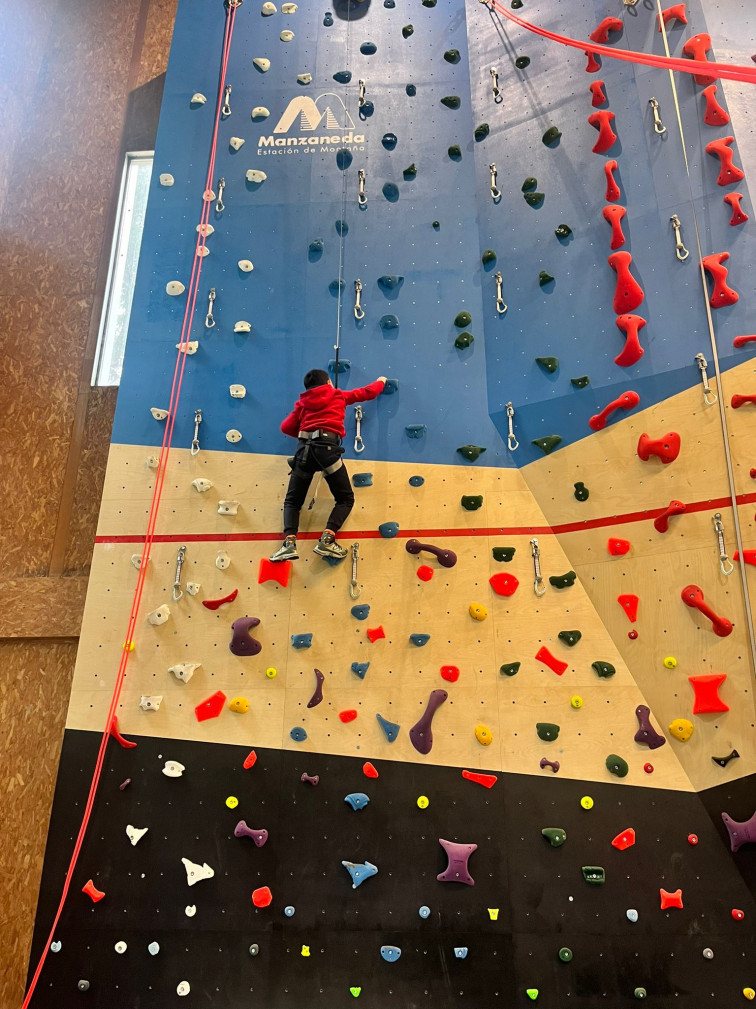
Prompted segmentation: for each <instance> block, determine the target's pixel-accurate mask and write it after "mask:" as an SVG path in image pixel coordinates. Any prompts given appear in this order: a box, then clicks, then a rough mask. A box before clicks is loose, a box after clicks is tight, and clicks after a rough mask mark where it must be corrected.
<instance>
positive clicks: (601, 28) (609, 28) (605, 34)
mask: <svg viewBox="0 0 756 1009" xmlns="http://www.w3.org/2000/svg"><path fill="white" fill-rule="evenodd" d="M620 31H622V22H621V21H620V19H619V18H614V17H608V18H604V20H603V21H602V22H601V24H600V25H598V26H597V27H596V28H594V29H593V31H592V32H591V34H590V35H589V36H588V38H589V39H590V40H591V42H599V43H602V44H603V45H606V43H607V42H608V41H609V32H620Z"/></svg>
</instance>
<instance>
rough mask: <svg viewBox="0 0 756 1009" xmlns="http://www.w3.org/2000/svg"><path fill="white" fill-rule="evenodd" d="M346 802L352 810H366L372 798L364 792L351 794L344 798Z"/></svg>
mask: <svg viewBox="0 0 756 1009" xmlns="http://www.w3.org/2000/svg"><path fill="white" fill-rule="evenodd" d="M344 802H348V803H349V805H350V806H351V807H352V809H364V808H365V806H367V804H368V803H369V802H370V798H369V796H367V795H365V793H364V792H350V793H349V795H345V796H344Z"/></svg>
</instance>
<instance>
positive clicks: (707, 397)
mask: <svg viewBox="0 0 756 1009" xmlns="http://www.w3.org/2000/svg"><path fill="white" fill-rule="evenodd" d="M693 360H694V361H695V362H696V363H697V364H698V370H699V371H700V372H701V382H702V383H703V394H704V403H705V404H706V405H707V406H714V404H715V403H716V402H717V399H718V398H719V397H718V396H717V394H716V393H715V392H712V391H711V388H710V387H709V376H708V375H707V374H706V369H707V368H708V366H709V365H708V362H707V360H706V358H705V357H704V356H703V354H696V356H695V357H694V358H693Z"/></svg>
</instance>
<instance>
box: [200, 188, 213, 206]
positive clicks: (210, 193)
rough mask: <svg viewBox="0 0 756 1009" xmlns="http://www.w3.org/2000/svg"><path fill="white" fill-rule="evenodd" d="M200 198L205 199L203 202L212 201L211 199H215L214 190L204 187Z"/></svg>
mask: <svg viewBox="0 0 756 1009" xmlns="http://www.w3.org/2000/svg"><path fill="white" fill-rule="evenodd" d="M202 199H203V200H204V201H205V203H212V202H213V200H214V199H215V192H214V190H212V189H206V190H205V191H204V193H203V194H202Z"/></svg>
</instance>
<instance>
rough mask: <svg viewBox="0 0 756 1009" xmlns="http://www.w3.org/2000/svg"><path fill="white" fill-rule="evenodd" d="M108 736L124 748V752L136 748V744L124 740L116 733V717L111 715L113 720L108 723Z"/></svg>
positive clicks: (129, 740)
mask: <svg viewBox="0 0 756 1009" xmlns="http://www.w3.org/2000/svg"><path fill="white" fill-rule="evenodd" d="M110 735H111V736H112V737H113V739H115V741H116V742H117V743H119V744H120V745H121V746H122V747H123V748H124V750H133V749H134V747H135V746H136V743H135V742H134V741H133V740H131V739H124V737H123V736H122V735H121V733H120V732H119V731H118V717H117V716H116V715H113V720H112V721H111V723H110Z"/></svg>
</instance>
